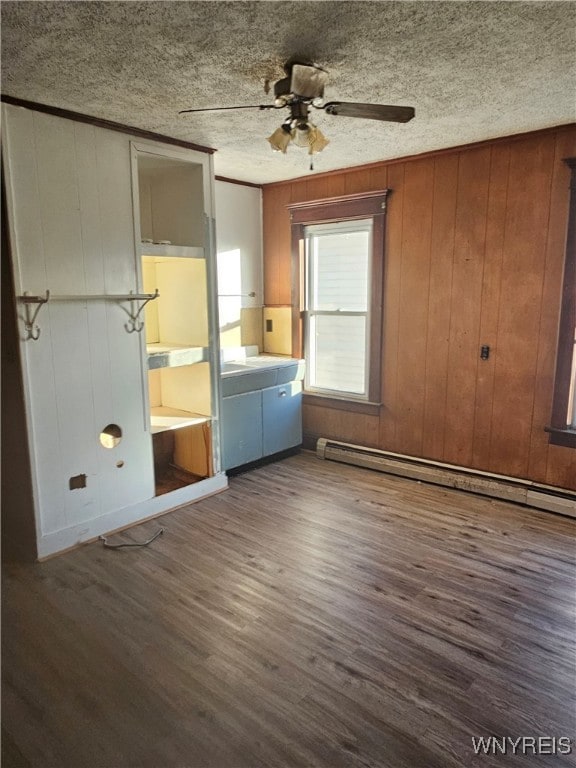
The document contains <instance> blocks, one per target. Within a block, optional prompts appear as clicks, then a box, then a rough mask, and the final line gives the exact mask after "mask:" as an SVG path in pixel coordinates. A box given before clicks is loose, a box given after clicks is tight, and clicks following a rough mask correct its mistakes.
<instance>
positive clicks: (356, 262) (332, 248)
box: [309, 222, 371, 312]
mask: <svg viewBox="0 0 576 768" xmlns="http://www.w3.org/2000/svg"><path fill="white" fill-rule="evenodd" d="M369 223H370V222H368V225H369ZM335 226H337V225H331V228H332V231H326V232H318V231H315V232H313V233H312V234H311V235H310V241H309V248H310V254H309V257H310V261H311V264H310V273H309V274H310V278H311V291H310V306H309V308H310V309H312V310H320V311H331V310H338V309H340V310H342V311H348V312H366V311H367V309H368V279H369V255H370V237H371V233H370V230H369V228H367V224H366V222H360V223H359V224H358V225H357V226H358V227H360V229H359V230H358V229H357V230H356V231H349V230H350V224H348V226H347V228H344V227H343V228H342V231H338V230H335ZM315 229H319V227H318V228H315ZM346 230H348V231H346Z"/></svg>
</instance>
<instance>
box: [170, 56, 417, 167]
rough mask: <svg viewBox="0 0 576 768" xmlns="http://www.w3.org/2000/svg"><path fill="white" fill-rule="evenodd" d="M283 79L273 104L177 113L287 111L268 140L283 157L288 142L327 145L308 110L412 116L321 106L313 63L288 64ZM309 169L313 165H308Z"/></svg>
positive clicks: (373, 107) (338, 104) (387, 109)
mask: <svg viewBox="0 0 576 768" xmlns="http://www.w3.org/2000/svg"><path fill="white" fill-rule="evenodd" d="M284 70H285V72H286V77H283V78H282V79H281V80H278V81H277V82H276V83H274V103H273V104H259V105H255V106H238V107H212V108H209V109H183V110H181V111H180V113H179V114H185V113H190V112H212V111H221V110H228V109H285V108H287V109H289V110H290V115H289V116H288V117H287V118H286V119H285V120H284V122H283V123H282V125H281V126H280V127H279V128H277V129H276V130H275V131H274V133H272V134H271V135H270V136H269V137H268V139H267V140H268V142H269V143H270V146H271V148H272V149H273V150H274V151H277V152H282V153H283V154H286V150H287V149H288V146H289V145H290V143H293V144H295V145H296V146H297V147H303V148H307V149H308V154H309V155H313V154H315V153H317V152H321V151H322V150H323V149H324V148H325V147H326V146H327V144H328V143H329V140H328V139H327V138H326V137H325V136H324V134H323V133H322V132H321V131H320V129H319V128H318V127H317V126H316V125H315V124H314V123H313V122H312V121H311V120H310V109H311V108H312V107H313V108H314V109H323V110H324V111H325V112H326V113H327V114H328V115H333V116H340V117H359V118H363V119H365V120H384V121H387V122H395V123H407V122H408V121H409V120H412V118H413V117H414V115H415V111H414V108H413V107H400V106H390V105H384V104H360V103H357V102H344V101H330V102H327V103H324V98H323V97H324V87H325V85H326V80H327V78H328V73H327V72H326V70H324V69H322V67H319V66H318V65H316V64H303V63H300V62H288V63H287V64H286V65H285V67H284ZM311 167H312V166H311Z"/></svg>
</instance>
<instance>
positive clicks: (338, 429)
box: [303, 403, 380, 448]
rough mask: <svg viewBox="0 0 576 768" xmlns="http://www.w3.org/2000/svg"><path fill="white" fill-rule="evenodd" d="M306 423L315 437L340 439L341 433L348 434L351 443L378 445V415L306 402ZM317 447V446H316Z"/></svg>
mask: <svg viewBox="0 0 576 768" xmlns="http://www.w3.org/2000/svg"><path fill="white" fill-rule="evenodd" d="M303 410H304V424H305V431H306V433H307V434H308V435H312V436H315V437H317V438H318V437H332V438H334V439H336V440H337V439H339V436H340V435H348V436H349V437H348V439H349V440H350V442H351V443H354V444H356V445H367V446H370V447H371V448H377V447H378V429H379V426H380V424H379V419H378V416H367V415H365V414H359V413H354V412H350V411H341V410H339V409H335V408H320V407H319V406H316V405H310V404H306V403H305V404H304V406H303ZM314 447H315V446H314Z"/></svg>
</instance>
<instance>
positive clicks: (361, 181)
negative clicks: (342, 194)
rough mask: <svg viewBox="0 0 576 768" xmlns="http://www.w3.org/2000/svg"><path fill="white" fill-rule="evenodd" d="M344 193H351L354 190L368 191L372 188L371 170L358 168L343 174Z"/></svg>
mask: <svg viewBox="0 0 576 768" xmlns="http://www.w3.org/2000/svg"><path fill="white" fill-rule="evenodd" d="M345 187H346V194H347V195H352V194H354V193H355V192H369V191H370V190H371V189H374V187H373V186H372V172H371V170H370V169H369V168H366V169H364V168H358V169H356V170H354V171H351V172H350V173H347V174H346V176H345Z"/></svg>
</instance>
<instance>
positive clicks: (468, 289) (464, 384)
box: [444, 147, 491, 466]
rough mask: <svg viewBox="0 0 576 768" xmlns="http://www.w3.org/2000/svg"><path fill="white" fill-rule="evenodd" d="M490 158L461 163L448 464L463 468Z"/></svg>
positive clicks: (473, 154)
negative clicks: (459, 465) (458, 465)
mask: <svg viewBox="0 0 576 768" xmlns="http://www.w3.org/2000/svg"><path fill="white" fill-rule="evenodd" d="M490 154H491V151H490V148H489V147H484V148H482V149H477V150H471V151H469V152H466V153H462V154H461V155H460V162H459V165H458V192H457V197H456V220H455V228H454V262H453V269H452V284H451V287H450V342H449V349H448V386H447V393H446V394H447V398H446V413H445V429H444V460H445V461H447V462H451V463H454V464H462V465H464V466H470V463H471V461H472V438H473V434H474V401H475V397H476V374H477V370H478V361H479V358H480V347H479V341H480V336H479V331H480V306H481V296H482V273H483V267H484V250H485V246H486V210H487V206H488V185H489V180H490Z"/></svg>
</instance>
